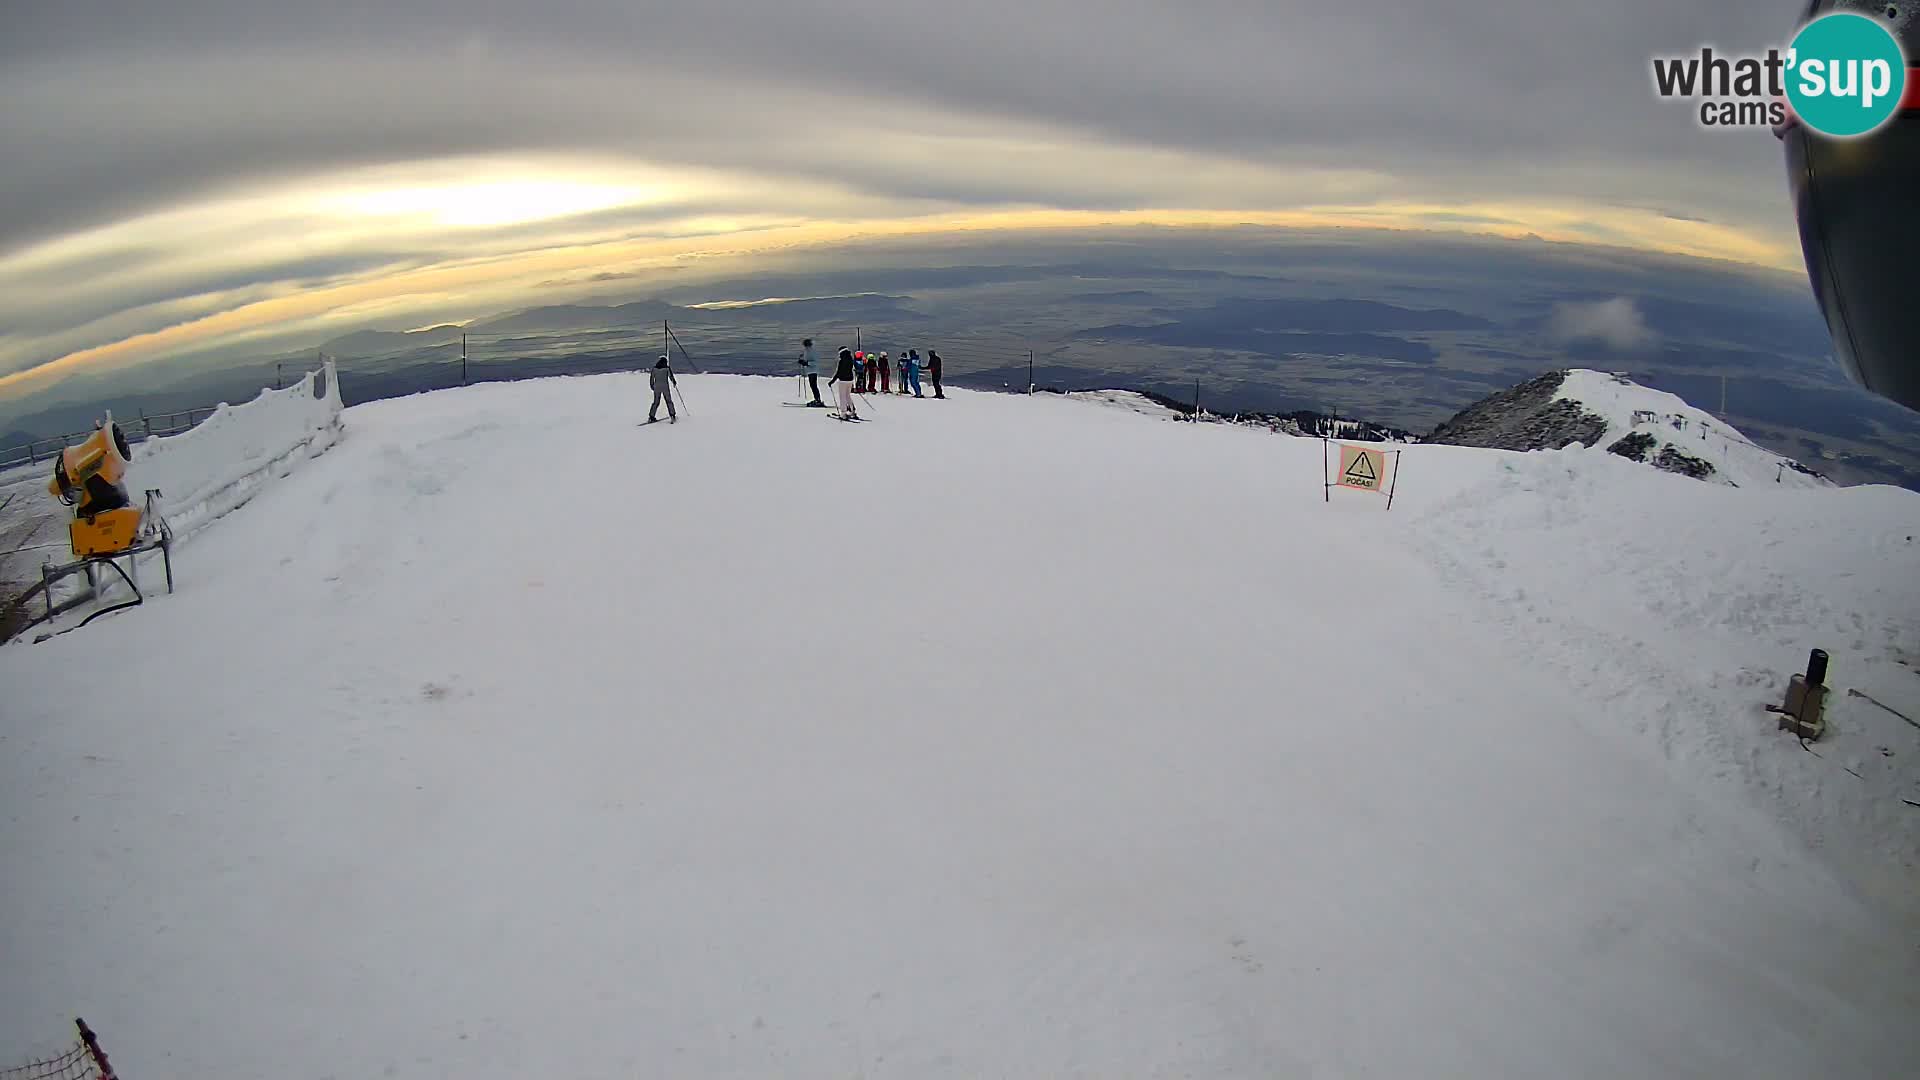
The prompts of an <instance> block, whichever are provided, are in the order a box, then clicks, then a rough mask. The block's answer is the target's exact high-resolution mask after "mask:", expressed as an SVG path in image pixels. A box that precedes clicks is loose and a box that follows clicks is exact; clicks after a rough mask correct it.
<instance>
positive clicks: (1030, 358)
mask: <svg viewBox="0 0 1920 1080" xmlns="http://www.w3.org/2000/svg"><path fill="white" fill-rule="evenodd" d="M1027 396H1028V397H1032V396H1033V350H1032V349H1028V350H1027Z"/></svg>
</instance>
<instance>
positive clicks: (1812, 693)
mask: <svg viewBox="0 0 1920 1080" xmlns="http://www.w3.org/2000/svg"><path fill="white" fill-rule="evenodd" d="M1828 694H1829V691H1828V689H1827V653H1826V650H1825V649H1815V650H1813V652H1811V653H1809V654H1808V655H1807V670H1806V673H1805V674H1802V675H1795V676H1794V677H1793V678H1791V679H1789V680H1788V681H1787V703H1786V705H1785V707H1784V708H1783V707H1779V706H1771V705H1770V706H1768V708H1769V709H1771V710H1772V711H1774V712H1777V713H1779V714H1780V728H1781V730H1783V731H1791V732H1793V733H1794V735H1795V736H1797V737H1799V738H1801V739H1805V740H1806V741H1808V742H1814V741H1816V740H1818V739H1819V738H1820V736H1822V735H1825V734H1826V733H1827V696H1828Z"/></svg>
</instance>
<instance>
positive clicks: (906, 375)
mask: <svg viewBox="0 0 1920 1080" xmlns="http://www.w3.org/2000/svg"><path fill="white" fill-rule="evenodd" d="M795 363H796V364H798V365H799V367H800V374H801V375H803V376H805V377H806V380H807V387H808V389H810V390H811V391H812V392H813V400H812V401H810V402H807V404H808V405H809V406H812V407H814V408H825V407H826V404H827V403H826V402H824V401H822V400H820V370H819V365H820V354H819V352H818V351H817V350H816V349H815V348H814V346H813V339H812V338H807V339H806V340H805V341H802V342H801V343H800V359H798V360H797V361H795ZM894 363H895V362H894V360H893V359H892V358H891V357H889V356H888V355H887V354H886V353H884V352H867V351H865V350H855V349H841V350H840V363H839V365H838V366H837V367H836V368H835V369H834V372H833V379H832V383H831V385H832V386H833V389H834V393H835V394H836V396H837V397H838V398H839V402H840V411H839V412H838V413H836V414H835V415H837V416H838V417H840V419H842V420H858V419H859V418H860V414H859V411H858V410H856V409H855V408H854V407H853V395H855V394H891V393H894V392H895V391H894V389H893V384H894V381H895V380H894V377H893V376H894ZM898 363H899V369H900V371H899V375H900V378H899V384H900V389H899V391H898V392H899V393H901V394H906V393H908V392H909V391H911V392H912V394H913V396H914V397H925V396H926V394H924V393H922V392H921V389H920V372H921V370H922V369H923V368H924V369H925V371H926V373H927V376H928V378H930V379H931V380H932V381H933V396H934V397H936V398H945V397H946V396H947V394H946V391H945V390H944V389H943V388H942V387H941V385H940V353H939V352H938V351H936V350H934V349H928V350H927V359H926V363H925V364H924V365H923V364H922V363H921V361H920V350H919V349H907V350H905V351H904V352H902V353H901V354H900V359H899V362H898Z"/></svg>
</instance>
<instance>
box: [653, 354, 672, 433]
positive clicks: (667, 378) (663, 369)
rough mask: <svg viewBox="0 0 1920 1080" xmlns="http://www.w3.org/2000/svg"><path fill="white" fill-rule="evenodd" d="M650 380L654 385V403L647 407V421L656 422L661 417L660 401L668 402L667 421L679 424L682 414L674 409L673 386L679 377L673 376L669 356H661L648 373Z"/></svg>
mask: <svg viewBox="0 0 1920 1080" xmlns="http://www.w3.org/2000/svg"><path fill="white" fill-rule="evenodd" d="M647 379H648V382H649V383H651V384H652V386H653V404H652V405H651V406H649V407H648V408H647V423H649V424H652V423H656V422H658V421H659V419H660V415H659V414H660V403H661V402H662V401H665V402H666V403H667V423H669V424H677V423H679V422H680V416H679V414H678V413H676V412H674V411H673V388H674V385H675V384H676V383H678V382H679V380H678V379H675V378H674V377H673V369H672V368H670V367H668V366H667V358H666V357H664V356H663V357H661V358H660V359H659V360H658V361H657V362H655V364H654V365H653V370H652V371H651V372H649V373H648V374H647Z"/></svg>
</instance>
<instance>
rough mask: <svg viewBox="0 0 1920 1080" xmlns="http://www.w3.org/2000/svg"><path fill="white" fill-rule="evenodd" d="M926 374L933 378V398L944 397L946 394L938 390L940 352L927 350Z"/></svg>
mask: <svg viewBox="0 0 1920 1080" xmlns="http://www.w3.org/2000/svg"><path fill="white" fill-rule="evenodd" d="M927 374H928V375H931V376H933V396H934V397H937V398H944V397H946V396H947V395H946V393H945V392H944V391H942V390H941V389H940V350H938V349H928V350H927Z"/></svg>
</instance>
